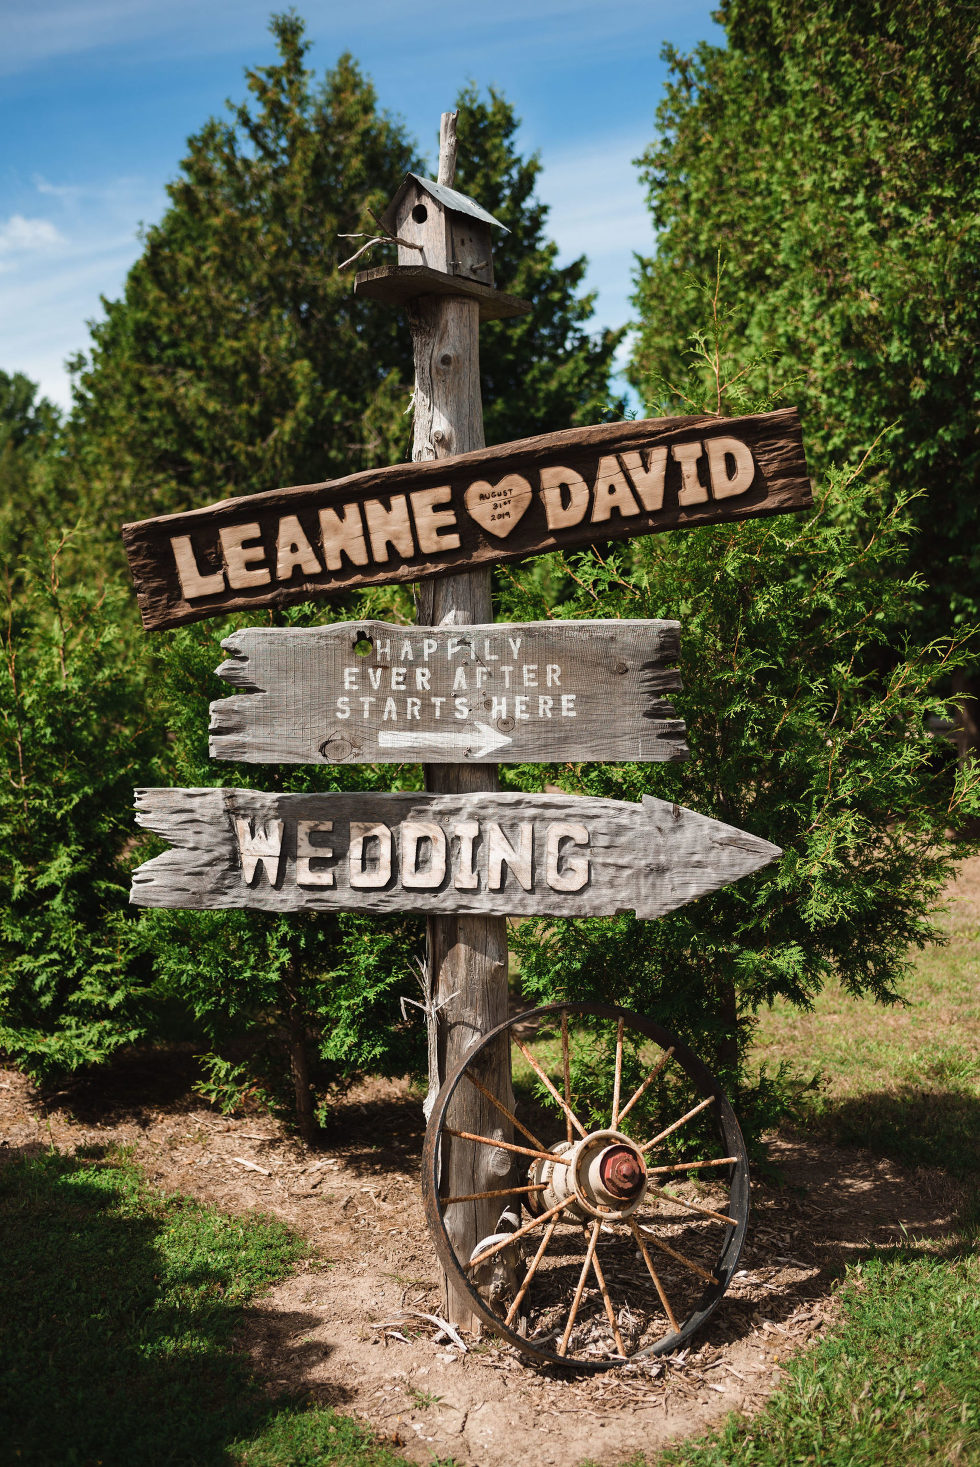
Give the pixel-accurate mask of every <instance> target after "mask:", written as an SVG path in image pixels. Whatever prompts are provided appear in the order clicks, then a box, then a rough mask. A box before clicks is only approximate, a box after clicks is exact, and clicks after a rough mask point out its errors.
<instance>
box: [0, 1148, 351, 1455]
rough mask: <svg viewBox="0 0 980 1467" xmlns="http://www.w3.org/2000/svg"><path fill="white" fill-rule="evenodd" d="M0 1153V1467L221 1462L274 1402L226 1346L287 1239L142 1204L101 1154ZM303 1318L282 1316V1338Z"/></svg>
mask: <svg viewBox="0 0 980 1467" xmlns="http://www.w3.org/2000/svg"><path fill="white" fill-rule="evenodd" d="M95 1150H98V1148H93V1151H95ZM4 1158H5V1164H4V1165H3V1167H2V1169H0V1232H2V1236H3V1239H4V1250H3V1251H4V1256H3V1265H2V1269H0V1340H2V1342H3V1343H2V1347H0V1352H2V1358H3V1361H4V1369H3V1371H2V1373H0V1419H2V1420H3V1422H4V1431H3V1438H4V1445H3V1452H2V1455H3V1460H4V1461H8V1462H14V1461H17V1462H18V1463H22V1464H37V1467H41V1464H44V1467H50V1464H52V1463H58V1464H59V1467H60V1464H66V1467H67V1464H79V1467H83V1464H84V1467H88V1464H95V1463H101V1464H103V1467H124V1464H125V1467H130V1464H132V1463H134V1462H144V1463H163V1462H168V1463H188V1464H190V1463H194V1464H202V1467H209V1464H212V1463H213V1464H219V1463H221V1464H224V1463H227V1462H228V1461H229V1460H230V1458H229V1455H228V1449H229V1447H230V1446H231V1444H232V1443H234V1442H236V1441H241V1440H242V1439H246V1440H247V1439H250V1438H254V1437H255V1435H256V1434H257V1433H259V1432H260V1431H261V1430H263V1429H264V1428H265V1426H266V1425H267V1424H268V1423H269V1422H270V1421H271V1420H272V1418H273V1417H275V1416H276V1414H277V1411H279V1410H280V1409H281V1407H282V1405H283V1402H282V1401H279V1402H275V1401H272V1400H270V1398H269V1396H268V1394H267V1393H266V1392H265V1391H263V1389H262V1387H261V1386H260V1385H259V1384H258V1383H257V1382H256V1381H255V1380H254V1379H253V1377H252V1375H251V1373H250V1370H249V1368H248V1366H247V1363H245V1362H244V1361H243V1359H242V1357H241V1356H240V1355H239V1354H237V1353H236V1351H235V1344H234V1336H235V1331H236V1329H237V1328H238V1327H239V1326H240V1324H241V1320H242V1318H243V1317H244V1310H243V1308H242V1305H243V1303H245V1302H246V1300H247V1295H248V1293H249V1292H250V1291H251V1289H252V1288H254V1287H257V1286H259V1285H260V1284H261V1283H263V1282H266V1281H268V1279H270V1278H272V1277H275V1276H278V1275H281V1274H282V1273H283V1272H284V1271H286V1270H287V1269H288V1263H289V1255H290V1251H291V1250H292V1251H295V1249H294V1245H292V1244H291V1243H290V1242H289V1240H288V1235H287V1234H286V1233H285V1230H283V1229H279V1230H278V1233H277V1232H276V1231H275V1230H273V1229H270V1228H269V1226H268V1225H264V1224H260V1223H247V1224H246V1223H243V1222H242V1221H241V1220H237V1219H222V1218H215V1217H214V1215H213V1214H212V1215H210V1216H209V1215H208V1214H205V1213H204V1212H202V1211H201V1209H198V1208H196V1207H194V1206H193V1205H191V1204H188V1203H186V1202H181V1201H179V1200H174V1199H169V1200H164V1199H160V1198H154V1197H152V1196H149V1195H147V1194H145V1193H143V1192H142V1191H141V1188H140V1184H139V1181H138V1178H137V1175H136V1173H135V1170H134V1169H133V1168H131V1167H129V1166H126V1165H122V1166H120V1165H119V1164H118V1163H114V1162H113V1160H112V1158H111V1156H110V1158H109V1159H108V1160H101V1159H99V1158H98V1157H97V1156H85V1155H76V1156H73V1157H68V1156H63V1155H59V1154H57V1153H54V1152H51V1151H43V1150H41V1149H40V1148H38V1147H24V1148H21V1149H19V1150H10V1149H8V1150H6V1151H5V1152H4ZM263 1227H265V1229H266V1231H265V1232H262V1228H263ZM266 1239H268V1241H267V1242H266V1241H265V1240H266ZM263 1249H267V1250H268V1256H263ZM242 1251H247V1252H248V1256H249V1258H250V1259H251V1260H252V1262H251V1264H250V1265H249V1264H246V1279H247V1283H246V1286H245V1288H244V1290H243V1288H242V1284H241V1278H242V1271H241V1267H240V1262H239V1254H240V1253H241V1252H242ZM249 1267H251V1271H252V1277H251V1278H248V1268H249ZM243 1295H244V1297H243ZM316 1322H317V1321H316V1320H310V1319H308V1318H307V1316H300V1315H296V1316H295V1317H294V1318H293V1319H292V1320H290V1321H289V1322H288V1328H289V1335H290V1339H291V1340H293V1341H298V1339H299V1336H300V1335H301V1334H302V1332H303V1331H304V1330H306V1329H308V1326H309V1324H310V1323H314V1324H315V1323H316ZM300 1350H301V1347H300ZM320 1354H321V1355H322V1349H321V1351H320Z"/></svg>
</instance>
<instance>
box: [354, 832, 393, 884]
mask: <svg viewBox="0 0 980 1467" xmlns="http://www.w3.org/2000/svg"><path fill="white" fill-rule="evenodd" d="M369 840H376V841H377V842H378V864H377V866H376V868H375V869H374V870H373V871H371V870H369V869H368V858H367V852H366V851H365V849H364V847H365V845H366V844H367V842H368V841H369ZM347 864H348V867H349V873H350V874H349V878H348V879H349V881H350V884H351V886H352V887H353V889H354V890H355V891H371V890H373V889H375V888H378V887H382V886H387V885H388V882H389V881H390V880H391V831H390V830H389V829H388V827H387V825H370V824H366V823H365V822H363V821H361V820H352V821H351V823H350V849H349V850H348V852H347Z"/></svg>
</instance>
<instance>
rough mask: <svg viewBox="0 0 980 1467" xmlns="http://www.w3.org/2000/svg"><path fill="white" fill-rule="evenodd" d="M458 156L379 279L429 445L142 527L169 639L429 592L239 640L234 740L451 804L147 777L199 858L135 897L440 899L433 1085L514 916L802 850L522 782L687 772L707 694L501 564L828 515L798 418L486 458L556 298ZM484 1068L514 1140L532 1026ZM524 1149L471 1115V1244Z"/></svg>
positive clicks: (182, 849)
mask: <svg viewBox="0 0 980 1467" xmlns="http://www.w3.org/2000/svg"><path fill="white" fill-rule="evenodd" d="M455 149H456V143H455V114H445V115H444V117H443V129H442V138H441V146H440V162H439V177H438V179H437V180H427V179H423V178H421V177H419V176H418V175H415V174H409V175H407V177H406V179H405V181H404V183H403V185H402V186H401V188H400V189H399V191H398V193H397V194H396V196H395V198H394V199H393V200H392V202H391V204H390V205H389V209H388V211H387V212H386V214H385V216H384V221H385V222H384V227H385V228H387V229H388V230H389V232H390V235H391V237H392V239H394V240H395V242H396V243H397V244H398V249H399V263H398V264H397V265H389V266H384V267H381V268H380V269H374V270H369V271H367V272H365V273H364V274H362V275H360V276H358V278H357V282H356V288H357V289H358V291H359V292H360V293H361V294H364V295H368V296H370V297H373V298H375V299H378V300H385V301H388V302H389V303H407V305H408V320H409V325H410V327H411V331H412V340H413V348H414V355H415V399H414V446H413V453H412V456H413V462H412V463H411V464H396V465H393V466H391V467H388V468H379V469H371V470H368V471H366V472H364V473H359V474H352V475H350V476H349V477H347V478H344V479H340V480H337V481H335V482H333V483H326V484H312V485H303V486H300V487H298V488H291V489H276V490H272V491H270V492H268V493H263V494H256V495H251V496H249V497H247V498H243V499H233V500H227V501H225V502H223V503H221V504H215V505H211V506H209V507H207V508H204V509H198V510H192V511H189V512H187V513H184V514H176V515H167V516H164V517H162V518H157V519H150V520H143V521H141V522H139V523H137V524H131V525H127V526H125V527H124V530H123V538H124V540H125V544H126V549H127V552H128V555H129V561H130V567H131V569H132V573H133V578H134V581H135V584H136V589H137V594H138V597H139V604H140V610H141V613H142V616H143V622H144V625H145V626H146V627H147V628H162V627H173V626H178V625H180V624H182V623H185V622H191V621H196V620H199V619H200V618H203V617H210V616H222V615H225V614H226V613H228V612H231V611H240V610H243V609H249V608H252V607H255V608H261V607H269V606H282V605H286V604H289V603H292V602H299V601H308V600H311V599H312V600H316V599H319V598H323V597H328V596H332V595H335V594H337V593H339V592H344V591H347V590H349V589H352V588H356V587H360V586H371V585H379V584H383V583H388V582H406V581H413V582H416V583H417V584H418V591H417V601H418V617H419V622H420V625H419V626H416V627H400V626H393V625H388V624H386V623H383V622H374V621H371V622H369V621H352V622H347V623H342V624H336V625H332V626H325V627H315V628H304V629H286V628H274V629H273V628H263V629H259V628H252V629H250V630H247V631H241V632H237V633H235V634H234V635H233V636H231V637H229V638H228V639H227V640H226V641H225V643H224V644H223V645H224V647H225V649H226V651H227V652H228V653H229V657H228V660H227V661H226V662H225V663H224V664H223V665H222V667H221V668H220V669H219V671H220V673H221V675H222V677H223V678H224V679H225V680H226V681H227V682H228V683H230V684H232V685H233V686H234V687H236V688H238V689H240V690H241V691H240V692H238V693H237V694H235V695H234V696H231V697H228V698H224V699H221V700H219V701H217V702H216V703H214V704H213V705H212V725H211V753H212V755H213V756H214V757H216V758H220V759H240V760H245V761H253V762H262V763H267V762H282V763H297V762H300V763H345V762H372V763H375V762H379V763H380V762H398V763H402V762H406V761H422V762H424V765H425V783H426V792H425V793H421V794H350V793H348V794H343V795H340V794H333V795H331V794H309V795H282V794H264V793H261V792H258V791H254V790H237V789H194V790H162V789H145V790H140V791H138V792H137V793H138V818H139V821H140V823H141V824H142V825H143V826H144V827H145V828H146V829H148V830H152V831H155V832H156V833H157V834H159V835H161V836H163V837H165V838H166V840H167V841H169V842H170V847H171V848H170V849H169V850H167V851H165V852H164V853H163V854H162V855H159V856H156V857H154V858H153V859H152V860H151V861H148V862H147V863H146V864H144V865H143V866H141V867H140V868H139V869H138V870H137V871H136V873H135V874H134V877H133V890H132V897H131V899H132V901H134V902H136V903H138V904H140V905H143V906H158V907H198V908H212V907H256V908H259V909H262V910H266V911H277V912H278V911H310V910H313V911H322V912H331V911H334V912H335V911H341V910H354V911H364V912H379V913H381V912H393V911H421V912H425V913H426V914H427V916H428V964H427V986H428V992H427V995H426V1010H427V1017H428V1022H429V1025H430V1096H432V1095H434V1089H433V1088H432V1087H437V1086H438V1083H439V1081H440V1079H441V1078H444V1077H445V1076H446V1075H447V1073H449V1072H451V1071H452V1070H453V1069H454V1068H455V1066H456V1064H457V1063H458V1062H460V1061H462V1060H463V1059H464V1058H465V1057H466V1056H467V1054H469V1052H470V1051H471V1049H472V1048H473V1046H474V1044H476V1043H477V1041H479V1040H480V1038H481V1036H483V1035H485V1034H487V1033H488V1032H489V1031H490V1030H491V1029H492V1028H494V1027H495V1026H496V1025H498V1024H500V1023H501V1022H502V1021H503V1020H504V1019H505V1018H506V1017H507V934H506V925H505V918H506V917H508V916H521V915H528V916H542V917H554V916H566V917H574V916H596V915H602V914H612V913H617V912H623V911H635V912H636V913H637V914H638V915H639V916H640V917H645V918H653V917H658V916H661V915H663V914H664V913H666V912H669V911H672V910H674V909H675V908H676V907H678V906H681V905H682V904H683V903H685V902H689V901H693V900H694V899H695V898H696V897H698V896H701V895H703V894H704V893H706V892H709V891H713V890H715V889H717V888H718V887H720V886H723V885H725V884H727V883H728V882H731V881H735V880H738V879H739V877H741V876H744V875H747V874H748V873H749V872H751V871H755V870H758V869H759V868H760V867H761V866H763V865H765V864H766V863H767V862H769V861H771V860H774V859H775V858H776V857H777V856H778V855H779V854H780V852H779V850H778V849H777V847H775V846H773V845H770V844H769V843H768V842H766V841H763V840H758V839H756V838H755V837H753V836H751V835H747V834H745V833H744V832H741V831H737V830H734V829H732V828H731V827H729V826H727V825H723V824H721V823H720V822H718V821H715V820H710V819H708V818H706V817H704V816H701V815H698V814H695V813H694V812H693V811H690V810H685V809H682V808H681V807H680V806H677V805H672V804H669V803H665V802H663V801H660V800H654V799H650V798H644V799H643V801H642V803H641V804H638V805H631V804H627V803H624V802H621V801H616V800H603V799H585V798H581V797H575V796H571V795H530V794H512V793H507V794H502V793H500V791H499V785H498V780H497V771H496V765H497V763H498V762H501V761H513V762H517V761H542V762H553V761H557V760H561V761H566V760H612V759H623V760H637V761H639V760H679V759H683V758H684V757H685V756H686V754H687V747H686V744H685V730H684V725H683V723H682V722H681V720H680V719H678V718H677V716H676V713H675V711H674V708H673V706H672V705H671V703H670V702H669V701H667V695H669V694H671V693H673V692H676V691H677V690H678V689H679V688H680V679H679V675H678V673H677V671H676V670H675V668H674V666H673V664H674V663H675V661H676V658H677V655H678V647H679V627H678V624H677V623H676V622H670V621H623V622H601V621H595V622H565V623H561V622H547V623H525V624H517V625H512V626H506V625H500V626H498V625H494V623H493V608H492V604H491V597H490V571H491V567H492V566H494V565H496V564H498V563H501V562H503V561H513V560H520V559H523V558H525V557H527V556H531V555H538V554H542V553H544V552H546V551H550V550H555V549H571V548H574V547H576V546H586V545H590V544H593V543H596V542H600V541H605V540H615V539H620V538H624V537H628V536H635V535H646V534H653V533H655V532H658V531H662V530H668V529H678V528H684V527H686V526H694V525H705V524H717V523H722V522H731V521H737V520H742V519H747V518H750V517H753V516H759V515H768V514H778V513H782V512H784V511H787V510H800V509H804V508H806V507H807V506H808V505H809V504H810V503H811V502H812V501H811V495H810V481H809V477H808V475H807V470H806V462H805V458H804V454H803V445H802V438H801V434H800V425H799V419H798V417H797V414H796V412H795V410H794V409H791V408H790V409H785V410H782V411H779V412H773V413H764V414H759V415H755V416H751V417H744V418H735V419H719V418H715V417H709V416H705V417H687V418H668V419H652V420H648V421H640V422H626V423H615V424H605V425H599V426H593V427H586V428H576V429H571V430H569V431H567V432H562V433H552V434H546V435H544V436H542V437H538V438H529V439H525V440H523V441H522V442H518V443H506V444H501V445H499V446H497V447H494V448H489V449H488V448H486V447H485V446H484V440H483V416H482V403H481V399H480V386H479V346H478V338H479V323H480V320H481V319H487V318H493V317H495V316H497V317H507V316H513V315H517V314H520V313H522V312H523V311H524V310H525V309H526V308H527V306H526V303H525V302H521V301H517V300H515V299H514V298H513V297H509V296H504V295H503V294H502V293H501V292H498V291H496V289H495V286H494V284H493V279H494V277H493V268H492V258H491V252H490V241H491V231H492V229H493V228H494V227H496V225H497V221H495V220H494V219H493V218H492V216H490V215H488V214H487V213H486V211H485V210H484V209H482V207H481V206H480V205H479V204H477V203H476V202H475V201H474V200H472V199H469V198H466V197H465V196H464V195H462V194H459V193H457V192H456V191H455V190H454V189H453V187H452V184H453V179H454V175H455ZM359 253H362V251H361V252H359ZM495 1046H496V1047H495ZM481 1073H482V1079H481V1082H480V1086H479V1087H461V1088H460V1090H459V1091H458V1092H456V1093H455V1094H454V1099H453V1102H452V1104H453V1107H454V1111H453V1115H454V1126H455V1127H456V1129H457V1130H458V1131H460V1132H462V1133H466V1132H470V1133H474V1134H477V1135H480V1136H484V1137H499V1139H500V1141H501V1142H502V1143H503V1144H504V1145H506V1144H508V1140H509V1138H510V1136H511V1131H510V1124H509V1121H505V1120H504V1119H502V1117H504V1118H506V1117H508V1116H509V1115H510V1113H511V1111H512V1110H513V1098H512V1095H511V1087H510V1068H509V1051H508V1049H507V1046H506V1042H505V1041H501V1042H500V1043H497V1042H496V1041H495V1042H494V1044H493V1045H488V1046H486V1047H485V1048H484V1049H481ZM474 1152H479V1153H481V1154H480V1155H474V1154H473V1153H474ZM507 1155H508V1153H505V1151H503V1150H500V1151H499V1153H498V1151H497V1150H496V1149H495V1148H494V1147H493V1146H491V1147H476V1148H470V1149H469V1151H468V1152H467V1151H466V1150H465V1148H464V1149H463V1150H461V1149H460V1148H459V1147H457V1146H455V1145H454V1143H453V1140H452V1130H451V1129H448V1128H447V1129H446V1130H445V1131H444V1132H443V1136H442V1141H441V1149H440V1166H441V1177H442V1184H443V1186H445V1187H448V1188H449V1191H450V1192H451V1193H452V1194H454V1195H456V1196H459V1197H460V1198H462V1199H463V1200H466V1204H467V1205H466V1206H462V1205H460V1206H457V1207H454V1209H453V1216H452V1219H451V1221H450V1222H449V1223H447V1227H448V1228H450V1230H451V1231H452V1237H453V1245H454V1248H455V1249H456V1253H457V1254H458V1256H459V1257H463V1258H466V1257H469V1256H470V1251H471V1249H472V1247H473V1245H474V1244H475V1243H476V1242H477V1240H478V1239H480V1238H482V1237H484V1236H485V1235H486V1233H487V1232H488V1231H489V1230H490V1229H491V1228H492V1226H493V1223H494V1221H495V1219H496V1215H497V1211H496V1205H495V1201H494V1198H493V1197H492V1196H490V1197H488V1195H487V1194H488V1191H491V1190H492V1188H493V1186H494V1183H495V1177H496V1182H497V1185H499V1176H496V1173H495V1168H496V1172H499V1168H500V1165H501V1163H500V1157H504V1159H505V1162H506V1160H507ZM471 1198H472V1199H474V1200H472V1201H470V1200H469V1199H471ZM583 1277H584V1275H583ZM446 1289H447V1298H446V1301H445V1307H446V1308H447V1310H448V1311H449V1316H450V1317H451V1318H452V1319H454V1320H455V1321H456V1322H457V1323H458V1324H462V1325H471V1324H474V1323H476V1322H477V1319H476V1316H475V1315H473V1313H472V1311H471V1306H470V1302H469V1300H468V1298H467V1297H466V1296H465V1295H464V1294H462V1293H459V1292H458V1291H457V1290H456V1289H455V1286H454V1285H453V1283H452V1281H451V1280H450V1279H449V1278H448V1277H447V1279H446Z"/></svg>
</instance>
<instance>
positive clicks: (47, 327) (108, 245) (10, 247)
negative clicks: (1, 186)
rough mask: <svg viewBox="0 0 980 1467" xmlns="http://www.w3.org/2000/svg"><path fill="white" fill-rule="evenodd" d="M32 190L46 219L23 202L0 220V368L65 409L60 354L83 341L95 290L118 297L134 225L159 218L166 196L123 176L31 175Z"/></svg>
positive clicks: (93, 312)
mask: <svg viewBox="0 0 980 1467" xmlns="http://www.w3.org/2000/svg"><path fill="white" fill-rule="evenodd" d="M34 189H35V190H36V194H35V197H36V195H37V194H40V195H43V196H44V197H45V199H46V200H47V203H46V206H45V207H46V209H47V210H49V211H50V213H51V215H52V216H53V217H52V218H50V219H45V218H41V217H34V215H33V210H32V209H31V207H30V205H29V204H28V205H26V207H25V208H24V209H23V211H22V212H21V213H17V214H13V215H11V216H10V217H9V218H7V220H6V221H3V220H0V320H2V321H3V323H4V330H3V337H2V342H0V366H2V367H3V368H4V370H5V371H11V372H14V371H17V372H25V373H26V374H27V376H28V377H31V378H32V379H33V380H34V381H36V382H38V383H39V384H40V387H41V391H42V393H43V394H44V396H46V397H49V398H51V399H52V400H53V401H54V402H57V403H59V404H60V405H61V406H67V405H68V403H69V400H70V391H69V384H68V375H67V373H66V371H65V367H64V362H65V358H66V357H68V356H70V355H72V354H73V353H74V352H77V351H78V350H79V349H83V350H84V349H85V347H86V346H87V344H88V331H87V329H86V322H87V321H88V320H91V319H93V318H98V317H100V316H101V314H102V307H101V302H100V299H99V298H100V295H106V296H108V297H110V298H112V297H114V296H117V295H119V294H120V292H121V290H122V289H123V286H124V283H125V279H126V273H127V271H128V269H129V267H130V266H131V265H132V263H133V261H134V260H135V259H136V258H137V257H138V255H139V253H140V250H141V248H142V246H141V244H140V240H139V237H138V233H137V229H138V222H139V220H140V219H147V220H149V219H154V218H158V217H159V216H160V214H161V213H162V211H163V209H164V207H165V204H166V196H165V194H164V191H163V189H162V188H161V187H160V186H159V185H156V184H150V183H148V182H147V181H146V180H145V179H138V178H123V177H115V178H101V179H85V178H82V179H79V180H78V181H77V182H71V183H68V184H62V183H61V182H60V181H49V180H47V179H45V178H43V177H40V176H36V177H35V178H34ZM59 225H60V226H61V227H60V228H59Z"/></svg>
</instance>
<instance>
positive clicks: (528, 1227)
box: [463, 1197, 575, 1269]
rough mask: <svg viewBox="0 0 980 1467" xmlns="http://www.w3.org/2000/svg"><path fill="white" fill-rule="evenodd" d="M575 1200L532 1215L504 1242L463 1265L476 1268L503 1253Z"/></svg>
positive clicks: (571, 1198) (568, 1200) (556, 1216)
mask: <svg viewBox="0 0 980 1467" xmlns="http://www.w3.org/2000/svg"><path fill="white" fill-rule="evenodd" d="M574 1200H575V1199H574V1197H569V1198H566V1200H565V1201H564V1202H558V1203H556V1204H555V1206H554V1207H550V1208H549V1209H548V1211H547V1212H543V1213H542V1214H541V1216H540V1217H532V1219H531V1221H530V1222H528V1223H525V1224H524V1226H523V1227H522V1228H517V1230H516V1231H515V1232H513V1233H510V1234H509V1235H508V1236H507V1237H506V1238H504V1239H503V1241H502V1242H500V1243H494V1245H493V1247H492V1248H487V1249H486V1250H485V1251H484V1252H483V1253H478V1254H477V1255H476V1257H475V1258H471V1259H470V1261H469V1263H466V1264H464V1265H463V1267H464V1268H467V1269H470V1268H476V1267H477V1266H478V1265H479V1264H481V1263H486V1261H487V1259H488V1258H493V1257H494V1255H495V1254H497V1253H502V1252H503V1250H504V1249H505V1248H509V1247H510V1245H511V1244H512V1243H516V1242H517V1240H518V1238H523V1237H526V1236H527V1234H528V1233H533V1232H534V1229H535V1228H539V1227H541V1225H542V1223H546V1222H550V1220H551V1219H552V1218H555V1219H556V1221H557V1218H558V1214H559V1213H560V1212H563V1211H564V1210H565V1208H566V1207H571V1205H572V1203H573V1202H574Z"/></svg>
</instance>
